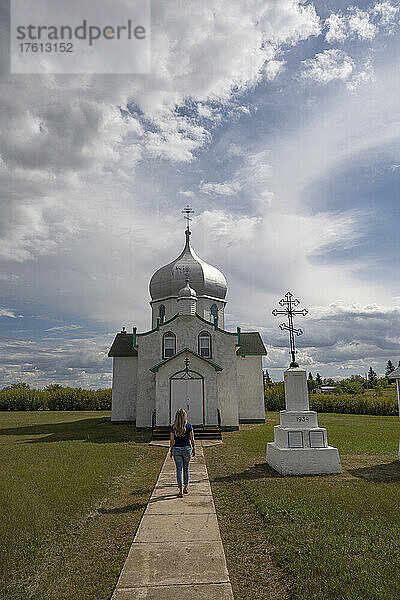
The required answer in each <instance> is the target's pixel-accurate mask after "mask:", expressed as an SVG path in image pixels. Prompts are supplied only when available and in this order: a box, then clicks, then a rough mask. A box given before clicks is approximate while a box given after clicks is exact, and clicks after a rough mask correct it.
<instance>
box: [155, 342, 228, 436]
mask: <svg viewBox="0 0 400 600" xmlns="http://www.w3.org/2000/svg"><path fill="white" fill-rule="evenodd" d="M186 357H189V358H190V365H189V369H191V370H193V371H197V372H198V373H200V374H201V375H203V377H204V395H205V398H206V403H205V405H206V415H205V416H206V424H208V425H216V424H217V423H218V419H217V403H218V388H217V377H219V374H218V373H217V372H216V371H215V369H214V368H213V367H212V366H211V365H208V364H207V363H205V362H204V361H203V360H200V359H199V358H196V357H195V356H192V355H191V354H188V353H187V354H185V353H184V354H181V355H180V356H178V357H177V358H176V359H175V360H171V361H170V362H168V363H166V364H165V366H163V367H162V368H161V369H160V370H159V371H158V372H157V374H156V398H157V400H156V403H157V406H156V408H157V425H169V424H170V422H169V419H170V415H169V407H170V377H171V376H172V375H174V374H175V373H176V372H178V371H182V370H183V369H184V368H185V358H186ZM182 408H184V407H182ZM173 418H174V415H172V420H173Z"/></svg>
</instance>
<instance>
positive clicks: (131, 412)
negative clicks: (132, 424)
mask: <svg viewBox="0 0 400 600" xmlns="http://www.w3.org/2000/svg"><path fill="white" fill-rule="evenodd" d="M137 366H138V359H137V357H136V356H118V357H115V358H113V386H112V405H111V406H112V408H111V421H113V422H118V421H134V420H135V419H136V392H137Z"/></svg>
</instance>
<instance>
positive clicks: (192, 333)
mask: <svg viewBox="0 0 400 600" xmlns="http://www.w3.org/2000/svg"><path fill="white" fill-rule="evenodd" d="M167 331H172V332H173V333H175V335H176V341H177V344H176V351H177V353H178V352H180V351H181V350H183V349H184V348H189V349H190V350H192V351H193V352H196V353H197V338H198V334H199V333H200V332H201V331H208V332H209V333H210V335H211V339H212V358H211V360H212V362H215V363H216V364H217V365H219V366H221V367H222V368H223V371H221V372H220V373H219V374H218V402H219V406H218V407H219V409H220V412H221V424H222V425H225V426H237V425H238V424H239V411H238V402H237V375H236V342H237V336H236V335H232V334H226V333H222V332H220V331H215V328H214V326H213V325H209V324H207V323H204V322H203V321H201V320H200V319H198V318H197V317H195V316H189V315H179V316H178V317H177V318H176V319H175V320H174V321H172V322H171V323H168V325H165V326H161V327H160V330H159V331H154V332H152V333H150V334H148V335H143V336H141V335H138V336H137V344H138V353H139V362H138V390H137V398H138V400H137V415H136V426H137V427H151V417H152V412H153V410H154V409H155V408H156V403H155V399H156V375H155V374H154V373H152V372H151V371H150V369H151V368H152V367H153V366H155V365H157V364H158V363H160V362H162V360H163V358H162V337H163V334H164V333H166V332H167ZM183 359H184V357H182V365H183V366H182V368H184V364H183ZM193 360H196V359H195V358H194V359H193ZM199 362H200V363H202V364H204V367H203V371H204V368H207V369H208V368H209V367H208V365H207V364H206V363H204V361H201V360H200V361H199ZM190 367H191V365H190ZM190 367H189V368H190ZM163 368H165V367H163ZM175 370H176V369H175ZM196 370H200V369H196ZM203 371H201V370H200V372H201V373H203Z"/></svg>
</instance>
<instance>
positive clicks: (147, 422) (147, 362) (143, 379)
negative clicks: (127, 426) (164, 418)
mask: <svg viewBox="0 0 400 600" xmlns="http://www.w3.org/2000/svg"><path fill="white" fill-rule="evenodd" d="M159 340H160V332H159V331H155V332H154V333H151V334H150V335H146V336H144V337H138V338H137V344H138V354H139V361H138V388H137V402H136V406H137V408H136V427H151V425H152V414H153V410H154V409H155V407H156V403H155V397H156V379H155V374H154V373H152V372H151V371H150V369H151V368H152V367H154V365H155V364H157V362H158V358H159V357H160V349H159V348H160V343H159Z"/></svg>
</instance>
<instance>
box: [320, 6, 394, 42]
mask: <svg viewBox="0 0 400 600" xmlns="http://www.w3.org/2000/svg"><path fill="white" fill-rule="evenodd" d="M398 11H399V6H398V3H397V2H396V4H392V3H391V2H388V1H387V2H378V3H377V4H375V5H374V6H372V7H371V8H369V9H367V10H361V9H360V8H357V7H356V6H349V7H348V8H347V11H346V13H344V14H343V13H341V12H339V13H331V14H330V15H329V17H328V18H327V19H326V20H325V23H324V25H325V28H327V32H326V35H325V39H326V41H327V42H328V43H329V44H332V43H336V42H340V43H343V42H344V41H345V40H347V39H358V40H361V41H371V40H373V39H374V38H375V37H376V35H377V34H378V32H379V31H380V30H382V29H383V30H384V31H386V32H388V33H393V32H394V30H395V27H396V25H397V13H398Z"/></svg>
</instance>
